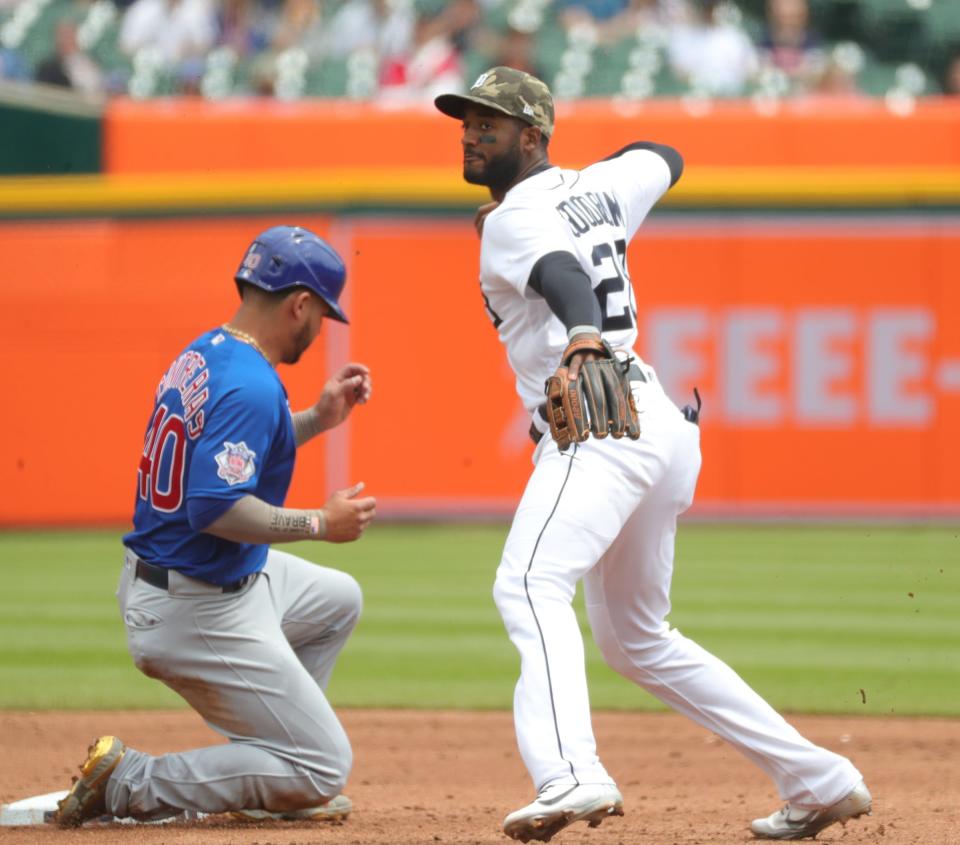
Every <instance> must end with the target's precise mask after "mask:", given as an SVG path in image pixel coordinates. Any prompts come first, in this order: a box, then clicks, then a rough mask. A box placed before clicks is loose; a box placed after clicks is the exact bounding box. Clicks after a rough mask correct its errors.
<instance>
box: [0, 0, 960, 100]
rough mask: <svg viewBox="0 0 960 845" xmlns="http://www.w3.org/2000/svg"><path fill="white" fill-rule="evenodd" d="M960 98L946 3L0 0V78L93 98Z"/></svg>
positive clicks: (954, 18) (958, 52)
mask: <svg viewBox="0 0 960 845" xmlns="http://www.w3.org/2000/svg"><path fill="white" fill-rule="evenodd" d="M495 64H508V65H512V66H514V67H520V68H524V69H526V70H529V71H531V72H532V73H535V74H537V75H538V76H540V77H542V78H543V79H545V80H546V81H547V82H548V83H549V84H550V85H551V86H552V87H553V89H554V92H555V94H556V96H557V97H558V98H560V99H563V98H574V97H623V98H627V99H632V100H639V99H646V98H651V97H663V96H671V97H677V96H680V97H689V98H693V99H694V100H696V99H697V98H703V99H709V98H724V97H753V98H755V99H757V100H758V101H763V100H770V99H773V100H775V99H779V98H787V97H857V96H860V97H887V98H890V99H891V100H892V101H894V102H895V101H896V100H897V98H907V99H910V98H916V97H919V96H924V95H929V94H941V93H942V94H955V95H958V94H960V0H737V2H733V1H732V0H0V78H6V79H8V80H12V81H18V82H29V81H36V82H42V83H47V84H52V85H58V86H65V87H69V88H73V89H75V90H77V91H80V92H84V93H87V94H90V95H93V96H113V95H128V96H132V97H135V98H151V97H160V96H166V95H171V94H177V95H196V96H200V97H204V98H207V99H212V100H216V99H224V98H228V97H234V96H251V95H253V96H269V97H276V98H279V99H284V100H296V99H299V98H303V97H346V98H352V99H358V100H381V101H398V102H399V101H403V102H408V101H427V100H429V99H431V98H432V97H433V96H434V95H435V94H436V93H438V92H440V91H451V90H457V89H465V88H466V87H467V86H469V84H470V82H471V81H472V80H473V79H474V78H475V77H476V76H477V74H478V73H479V72H481V71H482V70H483V69H484V68H486V67H489V66H491V65H495Z"/></svg>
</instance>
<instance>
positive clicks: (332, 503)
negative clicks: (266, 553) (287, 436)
mask: <svg viewBox="0 0 960 845" xmlns="http://www.w3.org/2000/svg"><path fill="white" fill-rule="evenodd" d="M362 490H363V484H362V483H360V484H355V485H354V486H353V487H350V488H347V489H346V490H338V491H337V492H336V493H334V494H333V495H332V496H331V497H330V498H329V499H328V500H327V502H326V504H324V506H323V507H322V508H318V509H302V508H281V507H276V506H274V505H271V504H269V503H268V502H265V501H263V499H259V498H257V497H256V496H244V497H243V498H242V499H239V500H237V501H236V502H235V503H234V504H233V506H232V507H231V508H230V509H229V510H228V511H227V512H226V513H224V514H222V515H221V516H220V517H218V518H217V519H216V520H214V522H212V523H211V524H210V525H208V526H207V527H206V528H205V529H204V530H205V531H206V532H207V533H208V534H213V535H214V536H216V537H221V538H222V539H224V540H230V541H231V542H234V543H291V542H295V541H297V540H326V541H327V542H330V543H348V542H350V541H351V540H356V539H357V538H358V537H360V535H361V534H363V532H364V531H365V530H366V528H367V526H368V525H369V524H370V522H372V520H373V517H374V516H375V515H376V504H377V503H376V499H374V498H373V497H372V496H365V497H364V498H357V496H358V495H359V493H360V492H361V491H362Z"/></svg>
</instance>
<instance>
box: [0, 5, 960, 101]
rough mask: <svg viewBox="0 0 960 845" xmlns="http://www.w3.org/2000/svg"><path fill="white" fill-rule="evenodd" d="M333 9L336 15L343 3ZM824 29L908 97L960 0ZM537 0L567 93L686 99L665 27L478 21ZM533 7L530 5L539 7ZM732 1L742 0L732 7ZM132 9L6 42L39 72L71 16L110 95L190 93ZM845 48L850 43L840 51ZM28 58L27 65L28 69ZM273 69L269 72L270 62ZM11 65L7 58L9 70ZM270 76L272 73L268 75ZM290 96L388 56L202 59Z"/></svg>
mask: <svg viewBox="0 0 960 845" xmlns="http://www.w3.org/2000/svg"><path fill="white" fill-rule="evenodd" d="M342 1H343V0H333V2H328V3H326V4H325V5H324V10H325V11H324V14H331V13H332V10H333V9H335V8H336V6H337V5H338V2H342ZM809 2H810V13H811V19H812V25H813V28H814V29H815V30H816V32H818V33H819V34H820V36H821V37H822V38H823V40H824V45H825V48H826V50H827V52H828V54H831V55H834V56H839V57H840V58H841V59H842V60H843V61H846V62H848V64H849V65H850V67H851V68H852V70H853V73H854V76H855V78H856V84H857V87H858V88H859V90H860V91H862V92H864V93H866V94H869V95H874V96H885V95H888V94H890V93H891V92H892V93H895V94H896V93H905V94H908V95H909V96H920V95H924V94H934V93H938V92H939V91H940V80H941V78H942V74H943V70H944V68H945V67H946V64H947V61H948V60H949V58H950V57H951V56H952V55H955V54H957V53H960V0H809ZM521 3H526V4H527V7H524V8H525V9H526V10H527V11H529V10H530V8H532V9H533V10H534V12H535V13H536V15H537V17H536V18H535V20H536V21H537V23H538V26H537V27H536V29H535V32H534V38H535V40H534V49H533V55H532V61H533V63H534V66H535V67H536V68H537V69H538V70H539V72H540V73H541V74H542V75H543V76H544V78H545V79H546V80H547V81H548V82H549V83H550V84H551V85H552V86H553V88H554V90H555V93H556V95H557V97H558V98H567V97H612V96H617V97H625V98H631V99H646V98H649V97H663V96H681V95H683V94H686V93H696V92H690V89H689V87H688V86H687V85H686V84H685V83H684V82H683V81H682V80H680V79H678V78H677V76H676V75H675V74H674V73H673V71H672V70H671V68H670V66H669V62H668V61H667V55H666V49H665V45H664V43H663V41H662V39H661V38H659V37H658V35H657V33H650V32H633V31H627V32H624V33H623V37H622V38H620V39H614V41H613V43H605V44H603V45H600V44H597V43H595V38H594V37H593V36H592V35H591V33H590V28H589V27H574V28H572V29H570V30H569V31H568V30H565V29H564V27H563V26H562V25H561V23H560V20H559V15H558V14H557V11H556V9H555V7H554V5H553V4H551V3H549V2H547V0H539V2H537V0H500V2H499V3H494V4H493V5H489V4H488V5H484V6H483V7H482V8H483V9H484V10H485V11H484V16H485V19H484V20H483V21H481V24H480V25H479V26H481V27H486V28H487V29H488V30H490V31H497V30H500V31H502V30H503V28H504V26H505V21H506V20H507V19H508V18H509V15H510V12H511V10H515V9H516V7H517V6H518V4H521ZM531 3H533V4H534V5H533V6H531V5H530V4H531ZM731 6H732V4H731ZM732 8H733V11H734V12H739V14H740V16H741V21H740V26H742V27H743V28H744V29H745V31H746V32H747V33H748V34H749V35H750V36H751V37H753V38H754V39H756V38H757V37H758V35H759V33H760V32H761V31H762V19H763V10H764V0H741V2H740V3H738V4H737V5H736V6H735V7H733V6H732ZM122 14H123V11H122V9H121V8H120V7H118V6H117V5H115V3H114V2H113V0H92V2H90V1H89V0H88V2H83V0H14V2H13V3H12V4H9V5H6V6H4V7H3V8H0V47H2V48H3V50H4V51H6V54H7V56H8V58H9V57H15V58H16V62H9V61H8V62H7V63H6V66H9V67H15V66H21V67H24V68H26V72H27V73H28V74H30V73H32V72H33V71H35V70H36V68H37V67H38V65H39V64H40V63H41V62H42V61H44V59H46V58H49V56H50V55H51V54H52V53H53V52H54V49H55V48H54V43H55V41H54V36H55V31H56V26H57V23H58V22H59V21H61V20H71V21H73V22H75V23H76V24H77V25H78V27H79V29H78V39H79V42H80V45H81V46H82V47H83V48H84V49H85V50H86V52H87V53H88V54H89V55H90V56H91V57H92V58H93V59H94V60H95V61H96V62H97V63H98V64H99V65H100V66H101V67H102V68H103V69H104V72H105V79H106V88H107V93H123V94H129V95H131V96H134V97H139V98H149V97H157V96H164V95H169V94H175V93H178V92H182V91H183V82H182V79H178V78H177V75H176V74H175V73H174V72H172V71H171V70H170V69H168V68H165V67H164V66H163V65H162V63H160V62H159V61H158V60H157V57H156V56H155V55H153V54H151V53H150V52H149V51H141V52H140V53H138V54H137V55H135V56H133V57H128V56H125V55H124V54H123V53H122V52H121V50H120V49H119V46H118V43H117V41H118V31H119V27H120V21H121V18H122ZM837 48H839V49H837ZM463 60H464V68H465V72H464V76H465V78H466V79H468V80H469V79H473V78H474V77H475V76H476V74H477V73H478V72H479V71H480V70H481V69H483V68H484V67H486V66H488V65H489V64H490V62H491V57H490V56H489V55H488V54H487V53H484V52H481V51H480V50H479V49H474V48H472V47H471V46H470V45H469V44H468V47H467V49H466V51H465V53H464V55H463ZM17 62H19V63H20V64H19V65H17ZM268 65H269V67H270V72H269V73H265V72H264V69H265V68H266V67H267V66H268ZM4 66H5V65H4V64H0V73H2V68H3V67H4ZM268 77H269V78H268ZM271 86H272V91H273V93H274V94H275V95H276V96H278V97H280V98H286V99H298V98H300V97H348V98H355V99H366V98H369V97H372V96H375V95H376V91H377V58H376V56H375V55H374V54H373V53H371V52H369V51H361V52H358V53H355V54H353V55H350V56H348V57H347V58H333V57H327V58H321V59H315V58H314V59H311V58H309V56H308V54H307V53H306V52H305V51H304V50H302V49H300V48H297V47H292V48H289V49H287V50H284V51H282V52H280V53H278V54H277V55H275V56H266V55H260V56H253V57H240V56H237V55H236V53H235V52H234V51H233V50H232V49H231V48H229V47H225V46H220V47H217V48H215V49H213V50H212V51H211V52H210V53H209V54H208V55H207V56H206V57H205V58H204V59H203V61H202V68H201V69H200V78H199V82H198V84H197V89H198V92H199V93H200V94H201V95H202V96H204V97H207V98H209V99H221V98H226V97H230V96H237V95H248V94H254V93H261V92H262V91H263V90H264V89H267V90H270V87H271ZM744 93H745V94H746V95H751V94H755V93H760V94H768V95H774V96H783V95H787V94H789V90H788V88H787V87H786V86H785V85H784V84H783V82H782V80H779V79H778V78H777V77H776V75H775V74H773V75H771V74H769V73H767V74H766V75H763V76H761V78H759V79H758V80H756V81H755V82H754V83H753V84H751V85H750V86H749V88H748V90H747V91H745V92H744Z"/></svg>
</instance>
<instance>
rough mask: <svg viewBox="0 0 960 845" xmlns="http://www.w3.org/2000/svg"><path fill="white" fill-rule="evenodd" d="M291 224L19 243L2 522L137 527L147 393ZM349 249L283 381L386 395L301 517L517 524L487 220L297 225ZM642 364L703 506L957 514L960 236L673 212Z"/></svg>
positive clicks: (321, 458)
mask: <svg viewBox="0 0 960 845" xmlns="http://www.w3.org/2000/svg"><path fill="white" fill-rule="evenodd" d="M278 222H289V220H287V221H284V220H280V219H277V218H274V217H269V218H268V217H261V218H243V219H211V218H196V219H190V220H176V221H161V222H157V221H151V222H140V221H110V222H103V221H90V222H55V223H32V224H7V225H3V226H0V249H2V251H3V254H4V255H7V256H15V255H21V256H24V255H26V256H42V260H37V261H33V260H31V261H24V262H22V263H21V264H20V265H18V266H16V267H15V268H13V269H11V272H14V271H15V273H16V281H17V283H16V284H15V285H13V284H8V285H4V286H3V289H2V293H0V301H2V307H0V348H2V352H3V355H4V360H5V361H6V366H5V367H4V368H3V369H2V371H0V392H2V394H3V395H4V396H5V397H7V400H6V401H7V407H6V409H5V411H6V412H5V414H4V415H3V422H2V426H3V431H2V434H3V436H2V438H0V466H2V468H3V477H4V480H5V483H4V484H3V485H2V486H0V523H2V524H5V525H15V524H41V523H46V524H51V523H53V524H57V523H81V522H89V521H96V522H106V521H124V520H126V519H128V518H129V513H130V510H131V507H132V503H133V494H134V480H135V476H136V466H137V462H138V459H139V453H140V450H141V448H142V438H143V432H144V428H145V425H146V421H147V415H148V412H149V410H150V407H151V394H152V392H153V390H154V388H155V386H156V383H157V381H158V379H159V377H160V376H161V374H162V373H163V372H164V370H165V369H166V367H167V366H168V364H169V363H170V361H171V360H172V358H173V357H174V356H175V355H176V353H177V352H178V351H179V350H180V349H181V348H182V347H183V346H184V345H185V344H186V343H187V342H189V341H190V340H191V339H192V337H194V336H195V335H197V334H199V333H200V332H202V331H204V330H206V329H207V328H209V327H211V326H213V325H216V324H217V323H219V322H222V321H223V320H224V319H227V318H229V316H230V315H231V313H232V311H233V309H234V307H235V303H236V294H235V291H234V289H233V285H232V283H231V281H230V279H231V276H232V272H233V270H234V269H235V266H236V264H237V263H238V261H239V258H240V257H241V255H242V253H243V251H244V248H245V246H246V244H247V243H248V242H249V240H250V239H251V238H252V237H253V236H254V235H255V234H256V233H257V232H259V231H261V230H262V229H263V228H265V227H267V226H269V225H273V224H275V223H278ZM296 222H298V223H300V224H302V225H305V226H308V227H310V228H313V229H315V230H316V231H317V232H319V233H321V234H323V235H324V236H326V237H328V238H329V239H330V240H331V241H332V242H333V243H334V244H335V245H336V246H337V248H338V249H339V250H340V251H341V253H342V254H343V255H344V256H345V258H346V259H347V261H348V265H349V282H348V286H347V296H346V300H345V308H346V310H347V312H348V314H349V315H350V317H351V320H352V322H351V325H350V326H349V327H342V326H339V325H336V324H328V325H327V326H326V327H325V330H324V334H323V335H322V336H321V339H320V340H319V341H318V343H317V346H316V348H314V349H311V350H310V351H309V352H308V353H307V355H306V356H305V357H304V359H303V360H302V361H301V363H300V364H299V365H298V366H296V367H293V368H282V370H281V376H282V378H283V379H284V381H285V383H286V384H287V385H288V386H289V391H290V397H291V401H292V404H293V406H294V407H295V408H296V407H302V406H304V405H305V404H307V403H309V402H311V401H312V400H313V398H314V397H315V396H316V393H317V391H318V390H319V389H320V387H321V385H322V383H323V381H324V379H325V375H326V373H327V372H328V370H329V368H330V367H332V366H335V365H336V364H337V363H338V362H340V361H345V360H348V359H358V360H362V361H365V362H366V363H368V364H369V365H370V366H371V368H372V370H373V374H374V380H375V387H374V397H373V401H372V402H371V403H370V404H369V405H367V406H365V407H362V408H360V409H358V410H357V412H356V413H355V414H354V416H353V418H352V420H351V422H350V424H349V425H346V426H342V427H341V428H340V429H338V430H336V431H335V432H334V433H332V434H331V435H329V436H327V437H325V438H322V439H321V440H320V441H318V442H316V443H313V444H310V445H309V446H308V447H306V448H305V450H304V452H303V453H302V455H301V456H300V458H299V461H298V467H297V471H296V475H295V479H294V486H293V489H292V492H291V497H290V503H291V504H295V505H301V506H307V505H317V504H320V503H322V501H323V500H324V498H325V497H326V495H327V494H328V493H329V492H330V491H331V490H332V489H335V488H337V487H339V486H345V485H346V484H348V483H350V482H353V481H356V480H363V481H365V482H366V483H367V485H368V489H369V491H370V492H371V493H372V494H374V495H376V496H378V497H379V498H380V500H381V502H382V505H383V507H382V512H383V513H385V514H393V515H403V514H422V513H431V514H433V513H446V514H448V515H454V516H456V515H463V514H467V513H479V512H486V513H503V514H506V513H509V512H510V510H511V508H512V506H513V505H514V503H515V502H516V500H517V498H518V496H519V494H520V492H521V489H522V485H523V483H524V479H525V478H526V475H527V474H528V471H529V456H530V451H531V447H530V444H529V443H528V441H527V440H526V435H525V432H526V428H527V420H526V418H525V416H524V414H523V413H522V411H521V409H520V407H519V403H518V401H517V400H516V398H515V396H514V394H513V385H512V376H511V374H510V372H509V370H508V369H507V365H506V363H505V360H504V356H503V354H502V352H501V349H500V347H499V343H498V341H497V339H496V335H495V332H494V330H493V329H492V327H491V325H490V324H489V322H488V320H487V317H486V316H485V313H484V310H483V308H482V306H481V301H480V296H479V292H478V289H477V282H476V264H477V254H478V245H477V241H476V238H475V236H474V235H473V233H472V229H471V227H470V223H469V219H468V217H464V218H463V219H458V220H452V221H447V222H443V221H435V220H433V221H402V220H397V219H394V220H390V219H386V218H380V219H375V218H363V217H353V218H339V219H337V218H328V217H318V216H303V215H300V216H298V217H297V219H296ZM629 259H630V267H631V271H632V274H633V278H634V285H635V288H636V291H637V298H638V302H639V313H638V317H639V325H640V334H641V340H640V343H639V351H640V352H641V353H642V354H643V355H644V356H645V357H646V358H647V359H648V360H649V361H650V362H651V363H652V364H653V365H654V366H655V367H656V368H657V371H658V373H659V375H660V378H661V380H662V381H663V382H664V384H665V385H666V386H667V388H668V390H669V392H670V393H671V394H672V395H674V396H675V398H676V399H677V400H678V402H686V401H688V400H689V398H690V390H691V388H692V386H693V385H697V386H699V388H700V391H701V393H702V394H703V396H704V417H703V427H702V430H703V451H704V468H703V473H702V476H701V481H700V485H699V489H698V495H697V505H696V506H695V507H696V508H698V509H699V511H700V512H701V513H702V514H710V513H758V512H759V513H787V514H791V513H811V514H823V513H827V514H852V513H872V514H884V513H891V512H895V513H930V514H950V515H954V516H956V515H960V445H958V443H960V440H958V438H957V437H956V432H957V431H958V430H960V285H958V283H957V281H956V274H955V268H956V267H957V266H960V224H958V223H956V222H950V221H948V220H942V221H938V220H936V219H927V220H925V221H922V225H920V224H918V223H917V222H916V221H914V222H910V221H899V222H898V221H893V220H891V221H886V222H884V221H877V220H873V221H863V222H857V221H856V220H854V219H850V218H821V219H809V220H804V219H799V218H784V219H782V220H774V221H767V222H763V221H754V222H752V223H751V224H750V225H746V224H745V223H744V222H742V221H739V222H738V221H731V222H723V221H719V222H718V221H717V220H716V219H712V220H711V219H693V218H685V219H683V220H682V221H680V222H670V221H663V222H660V221H658V220H657V219H656V218H654V219H653V220H652V221H650V222H649V223H648V224H647V226H646V227H645V228H644V229H643V230H642V232H641V234H640V236H639V237H638V238H637V239H636V240H635V242H634V243H633V245H632V246H631V251H630V255H629Z"/></svg>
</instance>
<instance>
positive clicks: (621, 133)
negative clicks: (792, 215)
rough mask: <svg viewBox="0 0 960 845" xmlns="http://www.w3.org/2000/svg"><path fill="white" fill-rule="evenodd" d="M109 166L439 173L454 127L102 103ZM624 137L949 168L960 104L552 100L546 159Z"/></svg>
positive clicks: (346, 110) (343, 112)
mask: <svg viewBox="0 0 960 845" xmlns="http://www.w3.org/2000/svg"><path fill="white" fill-rule="evenodd" d="M103 134H104V169H105V171H106V172H108V173H116V174H120V173H161V172H185V173H188V172H193V173H197V174H198V175H199V174H212V173H215V172H224V171H228V172H238V173H239V172H246V173H249V172H251V171H257V170H304V169H307V170H309V169H314V168H322V167H330V166H332V165H336V166H337V167H340V168H356V167H374V168H375V167H384V166H389V167H391V168H416V167H450V168H454V169H455V168H456V167H457V166H458V164H459V162H460V147H459V130H458V128H457V124H456V121H454V120H452V119H450V118H448V117H445V116H443V115H441V114H440V113H439V112H437V111H436V110H435V109H434V108H433V107H432V106H429V105H425V106H423V107H421V108H419V109H417V108H412V107H406V108H403V109H398V108H396V107H393V108H390V107H385V106H377V105H372V104H368V103H352V102H336V101H334V102H330V101H319V100H318V101H301V102H297V103H282V102H279V101H271V100H247V101H225V102H222V103H210V102H205V101H203V100H199V99H194V100H189V99H184V100H176V99H175V100H171V101H167V102H163V103H156V102H149V103H148V102H138V101H135V100H120V99H117V100H112V101H111V102H110V104H109V105H108V107H107V111H106V114H105V117H104V130H103ZM637 140H651V141H658V142H660V143H666V144H671V145H672V146H674V147H676V148H677V149H678V150H680V151H681V152H682V153H683V155H684V158H685V159H686V162H687V166H688V167H693V166H706V167H714V166H729V167H777V166H794V167H804V166H806V167H817V166H827V167H857V168H869V167H880V166H891V167H898V166H923V167H955V166H958V165H960V103H958V102H956V98H953V99H950V98H944V99H936V98H930V99H925V100H921V101H918V103H917V105H916V107H915V108H914V110H913V111H912V112H911V113H910V114H909V116H903V115H898V114H895V113H894V112H892V111H890V110H889V109H888V108H887V107H886V106H885V104H884V102H883V101H882V100H877V99H868V98H863V99H859V98H839V99H836V100H830V99H826V100H798V101H788V102H785V103H782V104H781V105H780V107H779V108H777V109H776V110H775V111H774V112H773V113H770V114H764V113H760V112H758V111H757V109H756V108H754V107H753V105H752V104H751V103H750V102H749V101H745V102H740V101H737V102H720V103H715V104H713V105H712V106H708V105H702V106H700V107H695V108H689V107H685V106H684V105H683V104H681V103H678V102H676V101H651V102H648V103H635V104H621V105H616V104H611V103H610V102H607V101H580V102H565V103H559V104H558V105H557V128H556V133H555V137H554V138H553V140H552V141H551V145H550V152H551V156H552V158H553V160H554V161H559V162H563V163H564V164H565V165H568V166H583V165H584V164H587V163H588V162H590V161H594V160H596V159H597V158H599V157H602V156H604V155H607V154H608V153H610V152H613V151H614V150H617V149H619V148H620V147H622V146H624V145H625V144H628V143H630V142H632V141H637Z"/></svg>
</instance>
